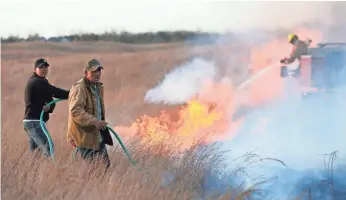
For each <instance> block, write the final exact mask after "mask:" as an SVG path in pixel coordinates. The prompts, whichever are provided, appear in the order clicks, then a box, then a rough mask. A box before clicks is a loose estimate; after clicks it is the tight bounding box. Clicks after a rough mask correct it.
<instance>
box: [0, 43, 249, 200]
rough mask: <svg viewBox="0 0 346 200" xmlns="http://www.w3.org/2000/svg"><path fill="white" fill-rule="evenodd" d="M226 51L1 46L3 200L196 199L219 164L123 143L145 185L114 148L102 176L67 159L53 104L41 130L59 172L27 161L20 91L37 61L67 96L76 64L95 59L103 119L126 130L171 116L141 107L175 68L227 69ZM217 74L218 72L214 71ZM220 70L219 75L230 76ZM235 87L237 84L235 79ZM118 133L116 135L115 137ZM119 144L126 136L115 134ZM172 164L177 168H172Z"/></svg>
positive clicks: (62, 123) (63, 109)
mask: <svg viewBox="0 0 346 200" xmlns="http://www.w3.org/2000/svg"><path fill="white" fill-rule="evenodd" d="M225 52H227V46H226V47H223V46H213V45H203V46H198V47H196V46H194V47H189V46H185V45H183V44H159V45H128V44H120V43H106V42H90V43H87V42H84V43H67V44H59V43H17V44H2V52H1V56H2V61H1V73H2V74H1V79H2V82H1V90H2V93H1V95H2V97H1V101H2V104H1V106H2V107H1V109H2V120H1V128H2V129H1V139H2V140H1V150H2V160H1V161H2V162H1V163H2V166H1V169H2V170H1V181H2V196H1V197H2V199H17V200H21V199H36V200H39V199H45V200H46V199H105V200H107V199H131V200H132V199H143V200H144V199H196V198H198V197H203V187H202V185H203V174H204V172H205V170H207V169H208V167H209V166H210V165H211V164H215V163H217V162H218V161H220V162H221V160H220V159H221V157H218V156H215V154H211V153H210V152H208V151H206V152H205V153H204V155H202V156H200V157H198V158H197V157H196V156H195V152H196V148H197V147H192V148H191V149H190V150H189V152H190V153H188V154H184V155H180V156H179V155H177V153H176V152H177V150H178V149H174V148H172V147H169V146H167V145H162V144H152V145H145V144H143V143H138V142H136V141H135V140H126V143H125V145H126V146H127V147H128V148H129V151H130V153H131V154H132V155H133V156H134V158H135V160H136V161H138V162H139V165H140V166H141V167H143V168H145V169H148V170H149V171H150V174H151V176H150V177H149V178H144V176H143V174H142V173H141V172H138V171H136V169H135V168H133V167H132V166H131V165H130V164H129V162H128V159H127V158H126V156H125V154H123V152H122V150H121V148H120V146H119V145H117V141H115V144H116V145H115V146H113V147H111V148H109V149H110V151H109V154H110V156H111V162H112V166H111V170H110V171H108V172H107V173H106V174H105V175H104V176H102V175H101V173H100V170H98V168H97V167H96V170H92V169H94V168H93V167H92V166H89V165H87V164H85V163H84V162H83V161H81V160H79V159H78V158H77V160H75V161H73V162H72V160H71V153H72V148H71V146H70V145H69V144H68V143H67V142H66V140H65V135H66V129H67V120H66V119H67V114H68V110H67V102H66V101H62V102H61V103H58V104H57V106H56V108H55V111H54V113H53V114H52V115H51V119H50V121H49V122H48V124H47V125H48V130H49V131H50V134H51V136H52V139H53V141H54V145H55V152H56V157H57V163H58V165H66V164H68V166H67V167H65V168H57V167H55V166H54V165H53V163H52V161H51V160H45V159H43V158H41V157H39V156H38V155H31V154H30V153H29V149H28V145H29V144H28V137H27V136H26V133H25V132H24V130H23V125H22V119H23V114H24V87H25V84H26V82H27V79H28V77H29V76H30V75H31V73H32V70H33V65H34V61H35V60H36V59H37V58H39V57H44V58H46V59H47V60H48V62H49V63H50V65H51V67H50V69H49V70H50V71H49V75H48V80H49V81H50V83H52V84H54V85H56V86H58V87H61V88H65V89H69V88H70V87H71V86H72V84H73V83H74V82H76V81H77V80H79V79H80V78H81V77H82V76H83V65H84V63H85V62H86V61H87V60H89V59H91V58H97V59H100V61H101V62H102V63H103V65H104V68H105V70H104V72H103V74H102V82H103V83H104V84H105V106H106V118H107V121H108V122H110V123H111V124H112V125H113V126H118V125H124V126H129V125H131V123H133V122H134V121H135V120H136V119H137V118H138V117H140V116H142V115H144V114H145V115H149V116H158V115H159V114H160V110H162V109H166V110H168V111H169V112H172V113H173V114H174V113H176V112H177V108H178V107H177V106H171V107H169V106H165V105H153V104H147V103H145V102H144V100H143V99H144V96H145V93H146V91H147V90H148V89H150V88H152V87H154V86H155V85H156V84H158V81H160V80H162V79H163V77H164V75H165V74H166V73H167V72H168V71H169V70H171V69H173V68H174V67H176V66H177V65H180V64H183V63H184V62H186V61H188V60H189V59H191V58H193V57H195V56H202V57H206V58H214V60H216V62H217V63H218V65H219V66H227V62H228V61H227V60H226V59H225V58H227V55H225ZM221 70H222V68H221ZM233 70H235V71H232V72H229V71H224V72H222V73H235V72H237V71H236V70H239V69H233ZM234 81H235V82H237V81H240V80H236V79H235V80H234ZM116 131H117V130H116ZM119 134H120V136H123V137H125V136H126V134H125V133H121V132H119ZM177 159H179V162H177ZM164 171H169V172H174V174H175V176H176V177H175V180H174V181H173V182H172V183H171V184H170V185H169V186H167V187H164V186H162V184H161V175H160V173H161V172H164ZM232 189H236V188H230V192H229V194H227V195H226V196H223V197H217V198H216V197H214V198H213V199H229V198H230V197H231V196H233V197H235V195H239V198H238V199H242V197H241V195H246V194H247V193H249V192H250V191H245V192H244V193H241V192H239V191H238V192H237V193H236V192H234V191H233V190H232Z"/></svg>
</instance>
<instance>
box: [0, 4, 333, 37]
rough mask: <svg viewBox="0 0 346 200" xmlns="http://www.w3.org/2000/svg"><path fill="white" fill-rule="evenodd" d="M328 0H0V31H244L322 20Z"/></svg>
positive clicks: (50, 33)
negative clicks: (307, 0) (315, 1)
mask: <svg viewBox="0 0 346 200" xmlns="http://www.w3.org/2000/svg"><path fill="white" fill-rule="evenodd" d="M326 3H327V2H319V3H314V4H312V3H311V2H304V3H303V2H250V1H247V2H235V1H201V0H200V1H197V0H189V1H187V0H175V1H172V0H169V1H168V0H138V1H134V0H2V1H1V7H0V20H1V24H2V25H1V29H0V35H1V36H2V37H7V36H9V35H10V34H15V35H19V36H22V37H26V36H27V35H28V34H30V33H39V34H40V35H43V36H45V37H50V36H54V35H65V34H71V33H78V32H93V33H102V32H104V31H106V30H111V29H114V30H127V31H131V32H142V31H158V30H177V29H185V30H197V29H200V30H206V31H217V32H224V31H230V30H232V31H244V30H249V29H254V28H270V29H272V28H288V27H291V26H293V25H295V24H297V23H300V22H303V21H311V20H319V21H326V20H327V18H326V16H328V12H330V11H329V10H328V8H327V7H328V6H326Z"/></svg>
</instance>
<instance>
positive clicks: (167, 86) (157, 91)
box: [144, 58, 216, 104]
mask: <svg viewBox="0 0 346 200" xmlns="http://www.w3.org/2000/svg"><path fill="white" fill-rule="evenodd" d="M215 77H216V68H215V65H214V63H212V62H209V61H206V60H204V59H201V58H195V59H193V60H192V61H191V62H188V63H185V64H183V65H181V66H178V67H177V68H175V69H174V70H172V71H171V72H170V73H168V74H167V75H166V76H165V79H164V80H163V81H162V82H161V83H160V84H158V85H157V86H156V87H154V88H152V89H150V90H148V91H147V93H146V95H145V98H144V100H145V101H147V102H150V103H166V104H181V103H185V102H186V101H187V100H188V99H190V98H191V97H193V96H194V95H196V94H197V93H198V92H199V91H200V89H201V87H202V86H203V84H204V83H205V81H206V80H210V81H213V80H214V79H215Z"/></svg>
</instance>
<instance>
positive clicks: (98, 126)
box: [67, 59, 113, 169]
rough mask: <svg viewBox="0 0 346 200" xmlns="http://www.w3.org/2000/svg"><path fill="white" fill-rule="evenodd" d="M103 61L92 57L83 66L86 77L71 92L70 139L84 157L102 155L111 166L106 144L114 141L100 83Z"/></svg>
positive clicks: (107, 165)
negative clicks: (106, 117)
mask: <svg viewBox="0 0 346 200" xmlns="http://www.w3.org/2000/svg"><path fill="white" fill-rule="evenodd" d="M101 70H103V67H102V65H101V63H100V62H99V61H98V60H96V59H92V60H90V61H89V62H88V63H87V64H86V65H85V68H84V73H85V76H84V77H83V78H82V79H80V80H79V81H78V82H76V83H75V84H74V85H73V86H72V88H71V90H70V94H69V98H68V104H69V117H68V131H67V139H68V141H69V142H70V143H71V144H72V145H73V146H74V147H76V148H77V152H78V153H80V155H81V157H82V158H83V159H91V160H92V159H93V158H95V157H98V156H100V157H101V158H103V160H104V162H105V164H106V169H108V167H109V166H110V160H109V157H108V153H107V149H106V144H108V145H110V146H112V145H113V140H112V137H111V135H110V133H109V130H108V129H107V122H105V121H104V120H105V107H104V99H103V98H104V88H103V84H102V83H101V82H100V78H101Z"/></svg>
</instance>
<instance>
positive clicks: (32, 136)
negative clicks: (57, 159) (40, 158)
mask: <svg viewBox="0 0 346 200" xmlns="http://www.w3.org/2000/svg"><path fill="white" fill-rule="evenodd" d="M23 124H24V130H25V131H26V133H27V134H28V136H29V148H30V151H31V152H33V151H34V150H35V149H38V151H39V152H41V153H42V154H43V155H44V156H45V157H49V156H50V151H49V145H48V138H47V136H46V135H45V133H44V132H43V130H42V128H41V125H40V121H24V122H23Z"/></svg>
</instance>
